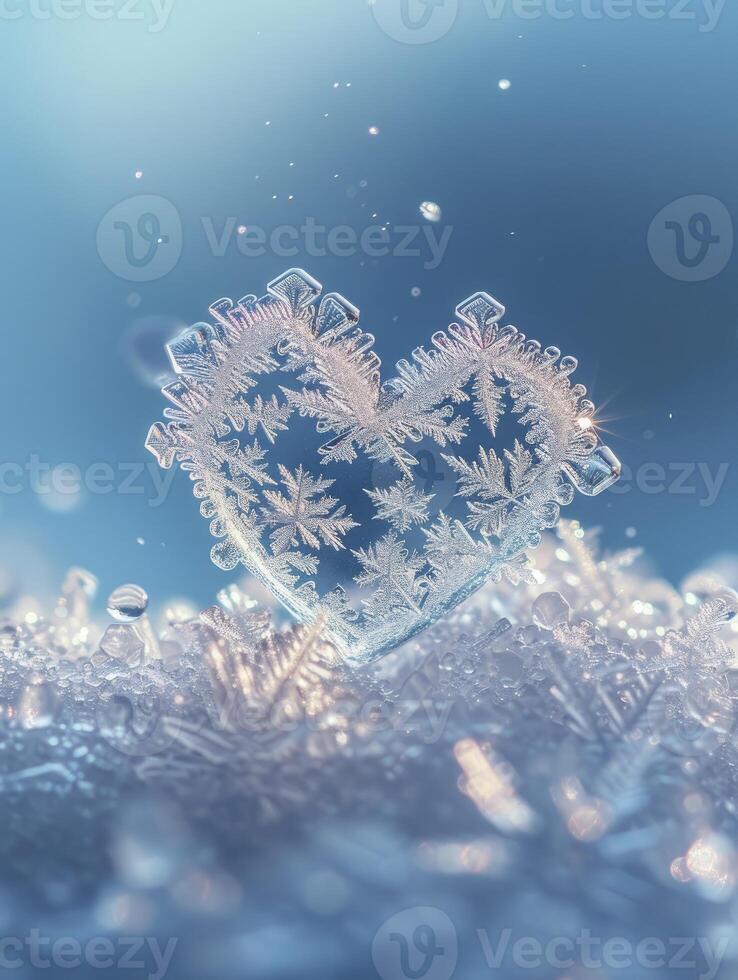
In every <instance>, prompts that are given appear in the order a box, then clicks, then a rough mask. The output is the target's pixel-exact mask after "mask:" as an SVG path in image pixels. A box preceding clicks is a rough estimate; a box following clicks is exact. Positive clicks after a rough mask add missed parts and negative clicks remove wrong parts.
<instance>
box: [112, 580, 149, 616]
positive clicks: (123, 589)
mask: <svg viewBox="0 0 738 980" xmlns="http://www.w3.org/2000/svg"><path fill="white" fill-rule="evenodd" d="M148 604H149V597H148V596H147V595H146V593H145V592H144V590H143V589H142V588H141V586H140V585H121V586H120V587H119V588H117V589H115V591H113V592H111V593H110V596H109V597H108V613H109V614H110V615H111V616H112V617H113V619H117V620H118V622H119V623H133V622H135V621H136V620H137V619H140V618H141V616H143V614H144V613H145V612H146V608H147V606H148Z"/></svg>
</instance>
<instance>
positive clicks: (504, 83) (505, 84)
mask: <svg viewBox="0 0 738 980" xmlns="http://www.w3.org/2000/svg"><path fill="white" fill-rule="evenodd" d="M511 85H512V82H511V81H510V79H509V78H501V79H500V80H499V82H498V83H497V87H498V88H500V89H502V91H503V92H507V90H508V89H509V88H510V86H511Z"/></svg>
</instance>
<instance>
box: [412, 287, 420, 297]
mask: <svg viewBox="0 0 738 980" xmlns="http://www.w3.org/2000/svg"><path fill="white" fill-rule="evenodd" d="M420 292H421V290H420V286H413V288H412V289H411V290H410V295H411V296H420Z"/></svg>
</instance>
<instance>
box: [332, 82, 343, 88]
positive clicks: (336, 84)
mask: <svg viewBox="0 0 738 980" xmlns="http://www.w3.org/2000/svg"><path fill="white" fill-rule="evenodd" d="M340 84H341V83H340V82H334V83H333V88H338V86H339V85H340Z"/></svg>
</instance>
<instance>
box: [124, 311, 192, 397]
mask: <svg viewBox="0 0 738 980" xmlns="http://www.w3.org/2000/svg"><path fill="white" fill-rule="evenodd" d="M184 329H185V324H184V323H182V321H181V320H178V319H177V318H176V317H173V316H145V317H141V318H140V319H138V320H134V321H133V323H131V325H130V326H129V327H128V328H127V329H126V331H125V333H124V334H123V337H122V338H121V342H120V352H121V355H122V357H123V360H124V361H125V362H126V364H127V365H128V367H129V368H130V369H131V371H133V373H134V375H135V376H136V377H137V378H138V380H139V381H140V382H141V383H142V384H144V385H146V386H147V387H150V388H161V387H163V386H164V385H165V384H166V383H167V382H168V381H171V380H172V379H173V377H174V373H173V371H172V365H171V363H170V361H169V357H168V355H167V352H166V345H167V344H168V343H169V341H170V340H173V339H174V338H175V337H176V336H177V335H178V334H180V333H182V331H183V330H184Z"/></svg>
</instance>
